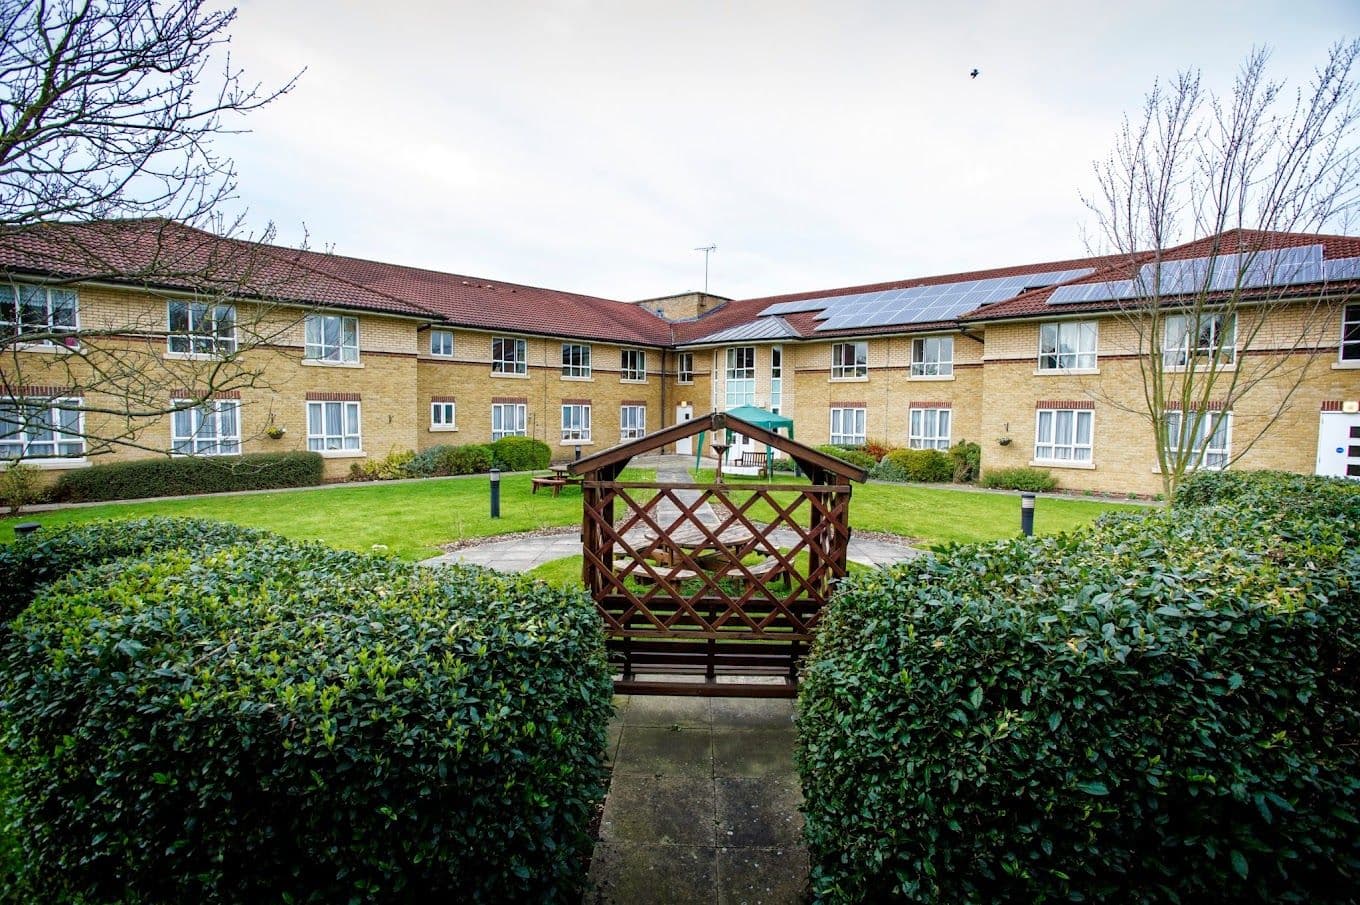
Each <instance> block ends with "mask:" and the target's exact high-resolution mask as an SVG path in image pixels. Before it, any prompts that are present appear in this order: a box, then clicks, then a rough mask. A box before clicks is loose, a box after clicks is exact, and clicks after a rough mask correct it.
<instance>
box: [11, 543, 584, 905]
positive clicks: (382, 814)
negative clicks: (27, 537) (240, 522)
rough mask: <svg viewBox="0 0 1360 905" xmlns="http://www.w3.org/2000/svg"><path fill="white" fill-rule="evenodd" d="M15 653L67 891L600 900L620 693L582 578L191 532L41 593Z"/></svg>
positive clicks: (46, 861) (42, 810) (42, 820)
mask: <svg viewBox="0 0 1360 905" xmlns="http://www.w3.org/2000/svg"><path fill="white" fill-rule="evenodd" d="M3 662H4V671H3V685H4V688H3V694H4V698H5V700H6V701H7V702H8V713H7V717H8V727H7V728H8V733H7V748H8V752H9V755H10V756H11V757H12V759H13V769H14V774H15V781H16V783H17V786H18V788H19V790H20V797H19V802H18V803H19V806H20V810H19V816H18V830H19V836H20V838H21V839H22V841H23V845H24V850H25V851H24V854H25V858H26V862H27V865H28V868H29V870H30V871H31V872H32V873H33V875H34V876H36V877H40V878H41V879H42V888H44V889H45V890H47V891H48V894H49V897H50V898H52V899H57V900H67V901H124V900H127V899H134V900H145V901H176V902H186V901H199V900H206V901H222V900H226V901H291V902H346V901H428V900H435V901H453V900H458V901H484V902H502V901H559V900H567V899H579V895H580V885H581V882H582V880H583V878H582V867H583V865H584V863H585V857H586V856H587V854H588V852H589V851H590V839H589V836H588V826H589V822H590V819H591V817H592V815H593V814H594V812H595V809H596V806H597V804H598V802H599V800H600V797H601V795H602V791H603V790H602V782H603V778H604V772H603V765H602V758H603V751H604V734H605V724H606V720H607V719H608V716H609V713H610V694H611V684H610V680H609V675H608V670H607V666H606V662H605V657H604V649H603V639H602V633H601V632H600V627H599V618H598V616H597V615H596V613H595V610H594V606H593V605H592V604H591V602H590V601H589V599H587V598H586V597H585V596H584V595H583V594H581V593H580V592H567V591H560V590H555V589H552V588H549V587H548V586H547V585H544V584H542V583H538V582H533V581H530V580H528V579H523V578H518V577H507V576H503V575H499V574H497V573H493V572H489V571H483V570H477V569H449V570H423V569H420V568H419V567H416V566H412V565H409V564H403V563H400V562H398V561H396V560H391V559H384V558H377V557H370V556H365V555H361V554H355V553H347V552H340V551H335V550H331V549H329V548H326V547H322V546H320V545H304V544H294V543H288V542H283V541H265V542H260V543H256V544H253V545H251V546H248V547H244V546H237V547H227V548H222V549H219V550H216V551H212V552H207V553H204V552H201V551H188V550H175V551H170V552H167V553H162V554H159V555H156V556H154V557H151V558H149V559H146V560H144V561H136V562H131V563H129V562H128V561H123V562H120V563H116V564H109V565H105V566H102V567H97V568H94V569H89V570H86V571H83V572H79V573H76V574H75V575H73V576H71V577H69V578H67V579H65V580H64V581H62V582H60V583H58V584H56V585H53V586H52V587H50V588H49V589H47V590H46V591H44V592H42V593H41V594H40V595H39V596H38V598H37V599H36V600H35V601H34V603H33V604H32V605H31V606H30V607H29V609H28V610H27V611H26V612H25V613H24V614H23V616H22V617H21V618H20V619H19V620H17V622H16V623H15V626H14V634H12V635H11V637H10V639H9V641H8V642H7V643H6V645H5V647H4V650H3Z"/></svg>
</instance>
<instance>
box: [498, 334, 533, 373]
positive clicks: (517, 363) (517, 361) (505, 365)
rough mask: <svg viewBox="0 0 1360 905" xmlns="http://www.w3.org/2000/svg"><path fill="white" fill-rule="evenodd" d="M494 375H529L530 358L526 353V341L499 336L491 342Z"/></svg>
mask: <svg viewBox="0 0 1360 905" xmlns="http://www.w3.org/2000/svg"><path fill="white" fill-rule="evenodd" d="M491 373H492V374H527V373H529V364H528V356H526V355H525V353H524V340H522V339H512V338H511V337H509V336H497V337H496V338H495V339H493V340H491Z"/></svg>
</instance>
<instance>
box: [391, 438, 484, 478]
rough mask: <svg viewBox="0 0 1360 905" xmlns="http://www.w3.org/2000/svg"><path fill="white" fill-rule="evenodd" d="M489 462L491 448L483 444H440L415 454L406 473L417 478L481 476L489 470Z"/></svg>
mask: <svg viewBox="0 0 1360 905" xmlns="http://www.w3.org/2000/svg"><path fill="white" fill-rule="evenodd" d="M491 461H492V454H491V447H490V446H489V445H487V444H485V443H464V444H462V445H459V446H454V445H450V444H440V445H439V446H431V447H430V448H429V449H426V450H423V451H422V452H419V453H416V456H415V458H413V459H412V460H411V461H410V462H407V463H406V471H407V473H408V474H409V475H411V476H412V477H417V478H428V477H447V476H448V475H460V474H482V473H484V472H488V471H490V470H491Z"/></svg>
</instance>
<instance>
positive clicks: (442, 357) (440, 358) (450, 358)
mask: <svg viewBox="0 0 1360 905" xmlns="http://www.w3.org/2000/svg"><path fill="white" fill-rule="evenodd" d="M423 357H424V358H425V359H427V360H429V361H454V356H452V355H436V354H434V353H433V352H431V353H430V354H428V355H425V356H423Z"/></svg>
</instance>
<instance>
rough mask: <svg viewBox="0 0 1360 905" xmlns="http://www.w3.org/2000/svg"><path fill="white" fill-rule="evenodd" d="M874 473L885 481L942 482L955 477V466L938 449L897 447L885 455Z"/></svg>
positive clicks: (874, 475)
mask: <svg viewBox="0 0 1360 905" xmlns="http://www.w3.org/2000/svg"><path fill="white" fill-rule="evenodd" d="M872 474H873V477H875V478H879V479H881V480H884V481H916V482H927V483H933V484H940V483H944V482H947V481H948V480H949V479H950V478H951V477H953V475H954V466H953V464H952V463H951V462H950V460H949V456H947V455H945V454H944V453H942V452H940V451H939V450H938V449H895V450H893V451H892V452H890V453H888V454H887V455H886V456H884V457H883V461H882V462H879V463H878V467H877V468H875V469H874V470H873V473H872Z"/></svg>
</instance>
